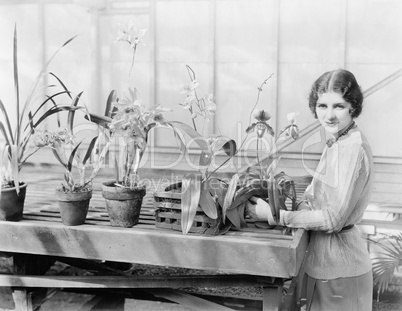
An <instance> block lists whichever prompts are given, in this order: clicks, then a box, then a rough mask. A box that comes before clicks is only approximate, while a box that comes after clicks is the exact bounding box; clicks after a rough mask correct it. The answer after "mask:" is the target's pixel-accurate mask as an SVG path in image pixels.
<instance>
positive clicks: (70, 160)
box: [67, 141, 82, 172]
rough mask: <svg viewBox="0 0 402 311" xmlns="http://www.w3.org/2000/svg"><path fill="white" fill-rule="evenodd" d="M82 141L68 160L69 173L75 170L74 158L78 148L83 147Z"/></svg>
mask: <svg viewBox="0 0 402 311" xmlns="http://www.w3.org/2000/svg"><path fill="white" fill-rule="evenodd" d="M81 143H82V141H80V142H79V143H78V144H77V146H75V148H74V149H73V151H72V152H71V154H70V157H69V158H68V163H67V171H69V172H71V169H72V168H73V161H74V156H75V153H76V152H77V150H78V147H79V146H80V145H81Z"/></svg>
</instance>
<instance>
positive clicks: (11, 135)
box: [0, 100, 14, 144]
mask: <svg viewBox="0 0 402 311" xmlns="http://www.w3.org/2000/svg"><path fill="white" fill-rule="evenodd" d="M0 111H1V113H2V114H3V116H4V117H3V119H4V120H5V122H6V125H7V129H8V133H9V135H7V133H6V131H5V129H4V136H5V137H6V138H8V137H9V139H10V142H11V143H12V144H14V137H13V130H12V129H11V124H10V119H9V117H8V114H7V110H6V108H5V107H4V104H3V102H2V101H1V100H0Z"/></svg>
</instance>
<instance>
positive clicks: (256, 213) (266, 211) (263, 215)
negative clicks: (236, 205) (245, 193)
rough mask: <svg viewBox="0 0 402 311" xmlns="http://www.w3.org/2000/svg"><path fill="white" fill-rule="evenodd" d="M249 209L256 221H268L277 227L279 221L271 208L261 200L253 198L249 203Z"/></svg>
mask: <svg viewBox="0 0 402 311" xmlns="http://www.w3.org/2000/svg"><path fill="white" fill-rule="evenodd" d="M247 209H248V213H249V215H250V217H251V218H252V219H253V220H255V221H268V224H269V225H271V226H276V225H277V221H276V219H275V216H274V215H273V214H272V210H271V206H270V205H269V204H268V203H267V202H265V201H264V200H263V199H261V198H257V197H254V196H253V197H251V198H250V199H249V200H248V201H247Z"/></svg>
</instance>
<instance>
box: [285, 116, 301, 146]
mask: <svg viewBox="0 0 402 311" xmlns="http://www.w3.org/2000/svg"><path fill="white" fill-rule="evenodd" d="M297 115H298V113H297V112H291V113H289V114H288V115H287V118H288V120H289V122H290V125H288V126H287V127H286V128H285V129H284V130H283V131H282V133H283V132H284V133H285V135H286V136H289V137H292V138H293V139H294V140H296V139H298V138H299V127H298V126H297V125H296V116H297Z"/></svg>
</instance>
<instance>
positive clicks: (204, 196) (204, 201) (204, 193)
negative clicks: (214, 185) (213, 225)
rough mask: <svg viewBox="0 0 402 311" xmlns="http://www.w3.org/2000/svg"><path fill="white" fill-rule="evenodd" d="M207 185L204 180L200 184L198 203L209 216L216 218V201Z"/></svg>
mask: <svg viewBox="0 0 402 311" xmlns="http://www.w3.org/2000/svg"><path fill="white" fill-rule="evenodd" d="M207 186H208V185H207V184H206V183H205V182H203V183H202V184H201V195H200V202H199V205H200V206H201V208H202V210H203V211H204V212H205V214H206V215H207V216H208V217H209V218H212V219H217V218H218V211H217V209H216V203H215V200H214V198H213V197H212V196H211V193H210V192H209V190H208V188H207Z"/></svg>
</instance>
